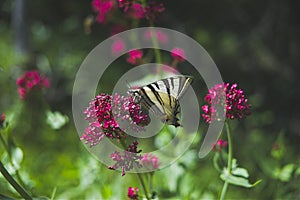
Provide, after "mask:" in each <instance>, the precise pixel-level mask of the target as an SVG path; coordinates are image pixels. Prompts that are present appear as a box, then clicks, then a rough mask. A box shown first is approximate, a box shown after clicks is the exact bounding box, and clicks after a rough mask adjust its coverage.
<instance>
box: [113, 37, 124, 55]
mask: <svg viewBox="0 0 300 200" xmlns="http://www.w3.org/2000/svg"><path fill="white" fill-rule="evenodd" d="M123 51H125V43H124V42H123V40H121V39H117V40H116V41H114V43H113V44H112V53H113V54H114V55H117V54H120V53H122V52H123Z"/></svg>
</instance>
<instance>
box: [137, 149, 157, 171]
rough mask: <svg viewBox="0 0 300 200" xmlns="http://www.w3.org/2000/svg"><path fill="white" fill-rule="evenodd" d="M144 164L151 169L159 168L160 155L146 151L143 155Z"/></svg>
mask: <svg viewBox="0 0 300 200" xmlns="http://www.w3.org/2000/svg"><path fill="white" fill-rule="evenodd" d="M141 161H142V165H143V167H145V168H146V169H149V170H155V169H158V167H159V165H158V157H157V156H155V155H153V154H151V153H145V154H144V155H143V157H142V160H141Z"/></svg>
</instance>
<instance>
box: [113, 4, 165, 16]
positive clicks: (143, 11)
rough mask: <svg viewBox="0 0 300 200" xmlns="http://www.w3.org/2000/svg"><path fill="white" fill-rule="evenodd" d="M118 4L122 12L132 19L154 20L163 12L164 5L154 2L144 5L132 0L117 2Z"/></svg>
mask: <svg viewBox="0 0 300 200" xmlns="http://www.w3.org/2000/svg"><path fill="white" fill-rule="evenodd" d="M118 3H119V7H120V8H122V9H123V12H124V13H125V14H128V16H130V17H132V18H134V19H143V18H147V19H148V20H155V19H156V18H157V16H158V15H159V14H160V13H162V12H163V11H164V10H165V7H164V5H163V4H162V3H157V2H156V0H150V1H147V2H146V5H144V4H142V3H140V2H138V1H133V0H118Z"/></svg>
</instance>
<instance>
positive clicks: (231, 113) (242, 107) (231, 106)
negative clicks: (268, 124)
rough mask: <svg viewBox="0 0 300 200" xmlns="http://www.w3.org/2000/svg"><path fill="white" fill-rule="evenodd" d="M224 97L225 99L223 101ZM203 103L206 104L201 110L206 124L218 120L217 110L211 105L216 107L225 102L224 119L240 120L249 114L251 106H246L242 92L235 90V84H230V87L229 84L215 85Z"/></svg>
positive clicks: (246, 102)
mask: <svg viewBox="0 0 300 200" xmlns="http://www.w3.org/2000/svg"><path fill="white" fill-rule="evenodd" d="M224 97H225V98H226V99H223V98H224ZM204 101H205V102H207V105H203V106H202V110H203V111H204V113H203V114H202V117H203V118H204V120H205V121H206V122H207V123H210V122H211V121H212V120H217V119H218V118H220V115H219V113H217V109H215V108H214V107H213V106H212V105H213V104H214V105H218V104H220V102H222V101H223V102H225V105H224V106H225V108H226V118H228V119H239V120H240V119H243V118H245V117H246V116H248V115H250V113H251V112H250V108H251V105H250V104H248V100H247V99H246V98H245V96H244V92H243V90H241V89H238V88H237V84H232V85H231V86H230V85H229V83H223V84H217V85H215V87H214V88H212V89H210V90H209V92H208V94H207V95H206V96H205V98H204Z"/></svg>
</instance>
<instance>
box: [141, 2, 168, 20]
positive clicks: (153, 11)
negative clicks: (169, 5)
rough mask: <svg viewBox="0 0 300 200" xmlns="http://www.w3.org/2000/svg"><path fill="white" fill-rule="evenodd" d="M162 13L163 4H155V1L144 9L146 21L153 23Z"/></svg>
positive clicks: (163, 9)
mask: <svg viewBox="0 0 300 200" xmlns="http://www.w3.org/2000/svg"><path fill="white" fill-rule="evenodd" d="M163 11H165V6H164V4H163V3H157V2H156V0H151V1H150V2H148V4H147V6H146V8H145V15H146V17H147V19H149V20H152V21H154V20H156V18H157V16H158V15H159V14H160V13H162V12H163Z"/></svg>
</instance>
